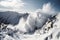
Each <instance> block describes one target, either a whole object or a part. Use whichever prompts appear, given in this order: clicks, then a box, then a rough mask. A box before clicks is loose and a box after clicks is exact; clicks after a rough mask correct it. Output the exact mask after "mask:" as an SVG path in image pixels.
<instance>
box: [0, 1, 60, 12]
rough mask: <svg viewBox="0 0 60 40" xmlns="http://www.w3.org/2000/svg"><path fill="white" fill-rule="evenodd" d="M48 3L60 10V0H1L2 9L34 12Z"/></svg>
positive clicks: (0, 9)
mask: <svg viewBox="0 0 60 40" xmlns="http://www.w3.org/2000/svg"><path fill="white" fill-rule="evenodd" d="M47 3H50V4H51V7H52V8H53V9H54V10H56V11H60V0H0V11H17V12H33V11H36V10H37V9H42V7H43V5H44V4H47Z"/></svg>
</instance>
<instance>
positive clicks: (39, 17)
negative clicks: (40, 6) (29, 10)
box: [0, 13, 60, 40]
mask: <svg viewBox="0 0 60 40" xmlns="http://www.w3.org/2000/svg"><path fill="white" fill-rule="evenodd" d="M23 23H24V24H23ZM0 39H1V40H60V13H59V14H58V15H54V16H51V15H46V14H43V13H36V14H30V15H29V16H28V18H27V20H25V19H24V18H23V17H21V20H20V22H19V23H18V24H17V25H15V26H13V25H8V26H7V25H6V24H3V23H1V25H0Z"/></svg>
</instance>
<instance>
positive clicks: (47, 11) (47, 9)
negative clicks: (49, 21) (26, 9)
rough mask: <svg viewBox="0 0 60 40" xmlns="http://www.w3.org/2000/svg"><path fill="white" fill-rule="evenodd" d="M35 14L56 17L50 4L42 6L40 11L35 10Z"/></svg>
mask: <svg viewBox="0 0 60 40" xmlns="http://www.w3.org/2000/svg"><path fill="white" fill-rule="evenodd" d="M36 12H42V13H45V14H49V15H56V11H55V10H54V8H53V5H51V3H46V4H43V6H42V9H37V10H36Z"/></svg>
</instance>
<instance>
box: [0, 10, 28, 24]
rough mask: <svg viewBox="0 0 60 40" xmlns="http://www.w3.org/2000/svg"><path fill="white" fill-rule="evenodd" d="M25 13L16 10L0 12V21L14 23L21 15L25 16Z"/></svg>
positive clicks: (16, 22)
mask: <svg viewBox="0 0 60 40" xmlns="http://www.w3.org/2000/svg"><path fill="white" fill-rule="evenodd" d="M27 15H28V14H21V13H20V14H19V13H17V12H10V11H7V12H0V23H5V24H12V25H16V24H18V22H19V20H20V18H21V17H25V16H27ZM25 18H26V17H25Z"/></svg>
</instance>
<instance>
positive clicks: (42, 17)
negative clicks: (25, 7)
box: [26, 3, 57, 33]
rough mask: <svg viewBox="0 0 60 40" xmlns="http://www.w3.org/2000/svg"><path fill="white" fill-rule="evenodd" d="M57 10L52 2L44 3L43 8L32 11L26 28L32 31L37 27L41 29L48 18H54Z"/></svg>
mask: <svg viewBox="0 0 60 40" xmlns="http://www.w3.org/2000/svg"><path fill="white" fill-rule="evenodd" d="M56 14H57V12H55V10H54V9H53V7H52V5H51V3H47V4H44V5H43V7H42V9H37V10H36V11H35V12H33V13H31V14H30V15H29V17H28V19H27V21H26V25H27V26H26V28H27V30H29V31H30V33H31V32H33V31H35V30H36V29H40V28H42V27H43V25H44V24H45V23H46V22H47V20H48V19H52V18H53V17H54V16H55V15H56Z"/></svg>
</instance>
